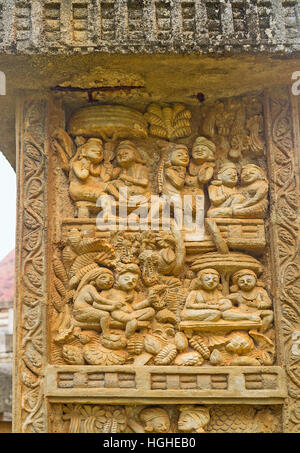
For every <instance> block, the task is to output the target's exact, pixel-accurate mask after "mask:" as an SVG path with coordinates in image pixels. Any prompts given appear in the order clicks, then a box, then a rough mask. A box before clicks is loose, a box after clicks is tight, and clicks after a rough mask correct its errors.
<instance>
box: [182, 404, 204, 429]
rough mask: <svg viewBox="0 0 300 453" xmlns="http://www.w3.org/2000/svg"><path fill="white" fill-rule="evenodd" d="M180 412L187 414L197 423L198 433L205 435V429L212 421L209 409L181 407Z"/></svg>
mask: <svg viewBox="0 0 300 453" xmlns="http://www.w3.org/2000/svg"><path fill="white" fill-rule="evenodd" d="M179 410H180V412H186V413H187V414H188V415H189V417H191V418H192V419H193V420H194V421H195V422H196V423H197V425H198V426H197V428H195V432H196V433H203V432H204V428H205V427H206V425H208V423H209V421H210V415H209V409H208V408H207V407H201V406H181V407H179Z"/></svg>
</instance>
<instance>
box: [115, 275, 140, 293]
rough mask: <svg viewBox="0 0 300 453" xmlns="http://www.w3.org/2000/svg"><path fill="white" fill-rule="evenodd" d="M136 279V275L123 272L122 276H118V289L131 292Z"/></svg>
mask: <svg viewBox="0 0 300 453" xmlns="http://www.w3.org/2000/svg"><path fill="white" fill-rule="evenodd" d="M138 279H139V278H138V275H137V274H134V273H133V272H125V273H124V274H121V275H119V278H118V283H119V287H120V289H122V290H123V291H129V290H132V289H134V288H135V287H136V285H137V282H138Z"/></svg>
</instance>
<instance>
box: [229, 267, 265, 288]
mask: <svg viewBox="0 0 300 453" xmlns="http://www.w3.org/2000/svg"><path fill="white" fill-rule="evenodd" d="M244 275H252V276H253V277H255V279H256V286H260V287H264V283H263V282H262V281H260V280H258V277H257V274H256V273H255V272H254V271H252V270H251V269H241V270H239V271H237V272H235V273H234V274H233V276H232V278H231V279H232V283H233V285H232V286H231V287H230V291H231V292H237V291H238V290H239V287H238V281H239V279H240V278H241V277H243V276H244Z"/></svg>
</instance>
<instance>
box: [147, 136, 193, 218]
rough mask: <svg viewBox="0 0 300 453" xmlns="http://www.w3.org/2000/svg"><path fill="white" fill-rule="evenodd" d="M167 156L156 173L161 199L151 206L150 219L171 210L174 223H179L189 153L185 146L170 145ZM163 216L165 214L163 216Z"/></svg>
mask: <svg viewBox="0 0 300 453" xmlns="http://www.w3.org/2000/svg"><path fill="white" fill-rule="evenodd" d="M168 148H169V154H168V156H167V158H166V159H165V160H163V162H162V165H161V166H160V168H159V172H158V186H159V193H160V195H162V198H161V199H160V201H159V202H158V203H157V205H153V204H152V206H151V216H152V219H156V218H158V217H159V213H160V211H161V209H162V208H163V210H164V211H163V212H167V213H168V216H169V213H170V215H172V214H171V209H173V213H174V219H175V222H176V223H178V222H181V219H182V206H183V205H182V195H183V192H182V190H183V187H184V183H185V178H186V169H187V166H188V164H189V153H188V149H187V147H186V146H185V145H182V144H177V143H171V144H169V145H168ZM164 215H165V214H164Z"/></svg>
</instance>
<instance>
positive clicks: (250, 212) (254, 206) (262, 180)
mask: <svg viewBox="0 0 300 453" xmlns="http://www.w3.org/2000/svg"><path fill="white" fill-rule="evenodd" d="M241 183H242V186H241V188H240V193H241V194H242V195H243V197H244V201H243V202H242V203H238V204H235V205H234V206H233V208H232V210H233V216H234V217H236V218H247V219H263V218H264V217H265V215H266V211H267V208H268V200H267V195H268V189H269V184H268V180H267V178H266V175H265V173H264V171H263V170H262V169H261V168H260V167H258V166H257V165H254V164H248V165H245V166H244V167H242V171H241Z"/></svg>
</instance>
